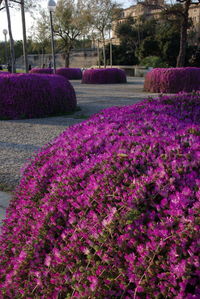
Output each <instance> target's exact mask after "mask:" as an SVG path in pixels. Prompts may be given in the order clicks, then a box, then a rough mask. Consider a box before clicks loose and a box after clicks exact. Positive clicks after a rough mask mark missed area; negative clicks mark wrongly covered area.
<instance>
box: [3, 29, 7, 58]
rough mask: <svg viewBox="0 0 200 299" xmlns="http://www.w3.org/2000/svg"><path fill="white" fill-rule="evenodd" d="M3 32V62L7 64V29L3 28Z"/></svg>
mask: <svg viewBox="0 0 200 299" xmlns="http://www.w3.org/2000/svg"><path fill="white" fill-rule="evenodd" d="M3 34H4V36H5V63H6V64H8V53H7V34H8V30H7V29H3Z"/></svg>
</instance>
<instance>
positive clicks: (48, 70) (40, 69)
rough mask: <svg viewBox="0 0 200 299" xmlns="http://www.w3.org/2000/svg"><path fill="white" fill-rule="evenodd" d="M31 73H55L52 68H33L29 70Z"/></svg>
mask: <svg viewBox="0 0 200 299" xmlns="http://www.w3.org/2000/svg"><path fill="white" fill-rule="evenodd" d="M29 73H30V74H53V69H51V68H33V69H31V70H30V71H29Z"/></svg>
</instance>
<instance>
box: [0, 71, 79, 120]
mask: <svg viewBox="0 0 200 299" xmlns="http://www.w3.org/2000/svg"><path fill="white" fill-rule="evenodd" d="M75 107H76V95H75V91H74V89H73V87H72V85H71V84H70V82H69V81H67V80H66V79H65V78H63V77H61V76H57V75H38V74H37V75H36V74H11V75H5V74H4V75H1V76H0V119H20V118H34V117H44V116H49V115H57V114H62V113H66V112H70V111H72V110H74V109H75Z"/></svg>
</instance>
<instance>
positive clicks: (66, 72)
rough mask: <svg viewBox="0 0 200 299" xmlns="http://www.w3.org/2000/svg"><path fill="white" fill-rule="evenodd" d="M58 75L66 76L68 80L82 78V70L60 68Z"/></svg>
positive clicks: (57, 71)
mask: <svg viewBox="0 0 200 299" xmlns="http://www.w3.org/2000/svg"><path fill="white" fill-rule="evenodd" d="M56 74H57V75H61V76H64V77H66V78H67V79H68V80H80V79H81V78H82V71H81V69H79V68H60V69H57V70H56Z"/></svg>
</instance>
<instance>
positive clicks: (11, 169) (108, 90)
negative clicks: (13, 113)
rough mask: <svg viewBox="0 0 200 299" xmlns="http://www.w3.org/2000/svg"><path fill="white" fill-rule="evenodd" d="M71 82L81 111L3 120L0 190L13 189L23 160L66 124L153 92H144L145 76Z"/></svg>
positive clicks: (1, 129)
mask: <svg viewBox="0 0 200 299" xmlns="http://www.w3.org/2000/svg"><path fill="white" fill-rule="evenodd" d="M72 84H73V86H74V88H75V91H76V94H77V101H78V106H79V107H80V108H81V111H78V112H76V113H75V114H73V115H71V116H64V117H49V118H41V119H29V120H27V119H26V120H7V121H0V190H2V189H3V188H5V186H7V187H8V188H9V189H11V190H12V189H14V188H15V186H16V185H17V184H18V183H19V180H20V175H21V174H20V169H21V168H22V166H23V165H24V163H25V162H26V161H27V160H28V159H29V158H30V157H31V156H33V154H34V153H35V152H37V151H38V150H39V149H40V148H41V147H42V146H43V145H45V144H46V143H48V142H50V141H51V140H53V139H54V138H55V137H56V136H58V135H59V134H60V133H61V132H63V131H64V130H65V129H66V128H67V127H69V126H71V125H74V124H76V123H79V122H82V121H83V120H84V119H86V118H87V117H89V116H90V115H92V114H94V113H96V112H99V111H100V110H102V109H104V108H107V107H111V106H119V105H120V106H122V105H131V104H134V103H136V102H137V101H140V100H141V99H143V98H147V97H148V96H149V95H150V94H147V93H144V92H143V91H142V89H143V78H135V77H132V78H128V83H127V84H115V85H111V84H109V85H93V84H90V85H86V84H81V83H80V81H72Z"/></svg>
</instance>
